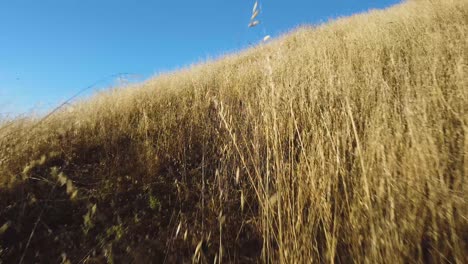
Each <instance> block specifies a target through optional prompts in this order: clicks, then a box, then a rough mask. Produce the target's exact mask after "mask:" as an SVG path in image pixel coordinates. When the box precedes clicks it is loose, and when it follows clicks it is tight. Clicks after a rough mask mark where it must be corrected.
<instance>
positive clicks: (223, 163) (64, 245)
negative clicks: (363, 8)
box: [0, 0, 468, 263]
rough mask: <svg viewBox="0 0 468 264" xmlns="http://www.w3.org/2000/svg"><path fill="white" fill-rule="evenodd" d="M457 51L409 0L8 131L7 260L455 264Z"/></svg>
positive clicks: (463, 131) (465, 81)
mask: <svg viewBox="0 0 468 264" xmlns="http://www.w3.org/2000/svg"><path fill="white" fill-rule="evenodd" d="M256 10H257V9H256V8H254V10H253V13H254V14H255V11H256ZM255 18H256V16H255V17H253V18H252V20H254V19H255ZM255 21H256V20H255ZM467 49H468V2H466V1H463V0H449V1H438V0H434V1H411V2H408V3H405V4H402V5H398V6H395V7H393V8H391V9H389V10H385V11H371V12H369V13H366V14H362V15H357V16H353V17H350V18H345V19H340V20H338V21H336V22H333V23H329V24H325V25H322V26H319V27H315V28H312V27H310V28H307V27H306V28H301V29H298V30H297V31H295V32H292V33H291V34H288V35H286V36H284V37H281V38H279V39H272V40H270V42H269V43H267V44H264V45H261V46H258V47H255V48H252V49H250V50H247V51H245V52H243V53H240V54H234V55H230V56H226V57H225V58H223V59H221V60H218V61H214V62H207V63H205V64H202V65H198V66H194V67H192V68H191V69H187V70H183V71H180V72H177V73H173V74H166V75H162V76H158V77H156V78H154V79H153V80H150V81H148V82H146V83H144V84H141V85H139V86H136V87H131V88H127V89H114V90H112V91H108V92H103V93H101V94H99V95H96V96H95V97H93V98H92V99H90V100H87V101H83V102H80V103H77V104H75V105H74V108H73V111H68V110H63V111H59V112H57V113H55V114H54V115H52V116H50V118H49V119H47V120H45V121H43V122H41V123H40V124H39V125H38V124H37V123H36V121H35V120H34V119H23V120H18V121H16V122H14V123H12V124H10V123H5V124H3V125H2V127H1V128H0V184H1V187H0V188H1V189H0V241H1V243H0V258H1V259H5V261H6V262H18V260H20V259H23V260H24V262H25V263H30V262H33V260H42V261H45V262H48V261H49V262H50V260H53V261H55V259H57V261H59V260H61V259H64V258H65V259H67V260H68V259H69V260H71V262H72V263H75V262H80V261H83V262H88V263H101V262H99V261H102V262H106V261H107V262H112V261H114V262H117V263H119V262H124V263H126V262H131V261H135V262H137V263H147V262H151V261H153V262H157V263H160V262H163V261H166V262H168V263H176V262H190V261H195V262H205V263H212V262H241V263H245V262H284V263H310V262H327V263H328V262H336V263H349V262H357V263H364V262H366V263H413V262H416V263H421V262H428V263H429V262H451V263H464V262H466V261H467V255H468V252H467V247H468V241H467V239H468V238H467V235H466V234H467V232H468V223H467V216H468V205H467V202H466V201H467V198H468V197H467V194H466V179H465V178H466V177H465V173H466V171H467V169H468V166H467V164H468V158H467V157H468V156H467V152H468V140H466V135H467V132H468V125H467V124H468V114H467V110H468V89H467V87H468V78H467V69H468V64H467V63H468V62H467V60H468V57H467ZM38 219H39V220H40V221H38ZM35 223H37V225H35ZM33 230H34V232H33V236H31V234H32V231H33ZM28 240H30V242H28ZM64 254H65V255H64ZM64 256H65V257H64Z"/></svg>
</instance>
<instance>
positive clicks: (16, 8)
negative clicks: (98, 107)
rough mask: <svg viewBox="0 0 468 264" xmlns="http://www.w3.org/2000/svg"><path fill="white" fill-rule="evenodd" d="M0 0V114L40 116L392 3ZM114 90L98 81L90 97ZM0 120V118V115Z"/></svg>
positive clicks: (395, 0) (355, 0)
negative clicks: (118, 86) (86, 92)
mask: <svg viewBox="0 0 468 264" xmlns="http://www.w3.org/2000/svg"><path fill="white" fill-rule="evenodd" d="M254 2H255V1H254V0H197V1H194V0H179V1H162V0H140V1H137V0H0V113H1V114H2V115H17V114H21V113H27V112H31V111H35V112H40V111H47V110H48V109H51V108H53V107H54V106H56V105H58V104H60V102H61V101H64V100H66V99H67V98H69V97H70V96H72V95H73V94H75V93H76V92H78V91H80V90H81V89H83V88H84V87H86V86H89V85H90V84H92V83H94V82H96V81H97V80H99V79H102V78H105V77H106V76H109V75H112V74H116V73H130V74H131V76H127V77H125V78H127V79H128V80H130V81H141V80H144V79H147V78H149V77H151V76H153V75H155V74H158V73H161V72H166V71H170V70H175V69H178V68H182V67H185V66H188V65H190V64H193V63H197V62H201V61H204V60H206V59H208V58H213V57H218V56H220V55H222V54H224V53H228V52H233V51H236V50H239V49H242V48H245V47H247V46H249V45H252V44H253V43H256V42H258V41H259V40H260V39H261V38H262V37H263V36H264V35H265V34H269V35H271V36H272V37H275V36H278V35H280V34H282V33H285V32H288V31H289V30H291V29H293V28H295V27H297V26H299V25H303V24H318V23H323V22H326V21H328V20H330V19H334V18H336V17H341V16H347V15H351V14H354V13H358V12H362V11H366V10H369V9H373V8H384V7H387V6H390V5H393V4H396V3H398V2H400V1H399V0H275V1H272V0H270V1H259V4H260V6H261V14H260V15H259V20H261V24H260V25H259V26H258V27H255V28H253V29H249V28H248V27H247V25H248V23H249V19H250V15H251V10H252V6H253V4H254ZM115 83H116V80H115V78H114V79H113V78H109V79H108V80H106V81H104V82H101V83H100V84H99V85H98V86H96V89H105V88H106V87H109V86H110V85H113V84H115ZM0 117H1V116H0Z"/></svg>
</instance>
